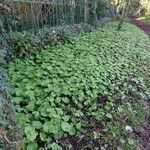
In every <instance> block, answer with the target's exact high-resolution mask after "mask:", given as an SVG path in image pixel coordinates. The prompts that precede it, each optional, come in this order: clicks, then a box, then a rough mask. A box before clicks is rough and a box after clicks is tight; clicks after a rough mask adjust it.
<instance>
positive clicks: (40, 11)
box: [0, 0, 114, 33]
mask: <svg viewBox="0 0 150 150" xmlns="http://www.w3.org/2000/svg"><path fill="white" fill-rule="evenodd" d="M85 2H86V1H85V0H81V1H79V2H78V3H77V2H75V0H48V1H40V0H7V1H5V3H0V13H1V15H0V32H1V33H2V32H7V33H8V32H12V31H20V32H21V31H24V30H25V31H29V30H30V31H35V30H38V29H41V28H43V27H54V26H64V25H70V24H79V23H91V22H92V23H93V22H94V21H96V20H97V19H100V18H102V17H106V16H111V15H113V13H114V11H113V10H114V8H113V7H110V8H104V9H102V7H101V6H98V4H97V3H94V2H91V3H88V4H87V3H85ZM99 8H100V9H99Z"/></svg>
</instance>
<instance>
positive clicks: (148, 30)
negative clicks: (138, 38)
mask: <svg viewBox="0 0 150 150" xmlns="http://www.w3.org/2000/svg"><path fill="white" fill-rule="evenodd" d="M130 22H131V23H132V24H134V25H136V26H137V27H139V28H140V29H141V30H143V31H144V32H145V33H146V34H147V35H148V36H149V37H150V25H146V24H144V23H143V22H142V21H141V20H137V17H130Z"/></svg>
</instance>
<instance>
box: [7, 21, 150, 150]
mask: <svg viewBox="0 0 150 150" xmlns="http://www.w3.org/2000/svg"><path fill="white" fill-rule="evenodd" d="M116 28H117V23H112V24H109V25H107V26H105V27H104V28H102V29H98V30H96V31H94V32H91V33H87V34H84V35H79V36H78V37H74V38H73V40H72V41H71V42H70V43H66V44H64V45H59V46H51V47H50V46H47V48H46V50H45V51H42V52H41V53H39V54H37V55H36V56H34V57H32V58H30V59H24V60H19V59H18V60H16V61H14V62H12V63H10V64H9V66H8V74H9V77H10V82H11V83H12V85H13V86H14V88H15V93H14V94H13V95H12V97H13V103H14V105H15V109H16V111H17V113H16V116H17V119H18V121H19V122H20V123H21V125H22V127H23V128H24V138H25V144H26V146H27V148H26V149H28V150H36V149H40V150H42V149H44V150H48V149H52V150H61V149H67V150H69V149H91V150H93V149H97V150H98V149H118V148H122V149H132V150H133V149H138V144H137V142H136V139H134V138H132V137H131V136H130V134H131V133H130V132H129V131H126V126H130V127H131V128H132V129H133V130H134V128H135V127H136V125H137V123H138V122H139V120H140V119H141V117H142V116H144V115H145V114H146V110H144V101H146V100H147V99H148V97H149V96H150V82H149V77H150V71H149V70H150V59H149V58H150V51H148V50H147V49H146V45H149V39H148V37H147V36H146V35H145V34H144V33H143V32H142V31H140V30H139V29H138V28H136V27H135V26H133V25H130V24H125V25H124V27H123V29H122V31H120V32H118V31H117V30H116ZM145 73H146V74H145Z"/></svg>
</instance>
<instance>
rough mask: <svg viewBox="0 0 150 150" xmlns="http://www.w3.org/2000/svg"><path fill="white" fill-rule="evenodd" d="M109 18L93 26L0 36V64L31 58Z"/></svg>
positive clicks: (106, 21) (103, 19)
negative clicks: (46, 47) (47, 47)
mask: <svg viewBox="0 0 150 150" xmlns="http://www.w3.org/2000/svg"><path fill="white" fill-rule="evenodd" d="M109 21H110V18H107V17H105V18H102V19H101V20H99V21H97V23H96V25H95V26H91V25H88V24H76V25H70V26H62V27H53V28H52V27H51V28H42V29H40V30H39V31H37V32H32V33H30V32H26V31H24V32H12V33H10V34H6V33H5V34H4V35H3V36H0V48H1V52H0V64H4V63H6V62H8V61H10V60H13V59H15V58H25V57H30V56H33V55H34V54H35V53H37V52H38V51H41V50H42V49H43V48H44V47H45V46H46V45H60V44H64V43H66V42H68V41H70V40H71V37H73V36H76V35H77V34H82V33H85V32H91V31H92V30H93V29H95V28H98V27H101V26H103V25H104V24H106V23H108V22H109Z"/></svg>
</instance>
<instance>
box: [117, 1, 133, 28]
mask: <svg viewBox="0 0 150 150" xmlns="http://www.w3.org/2000/svg"><path fill="white" fill-rule="evenodd" d="M129 6H130V0H128V1H127V2H126V4H125V8H124V9H123V12H122V17H121V20H120V21H119V25H118V30H121V28H122V26H123V23H124V19H125V17H126V15H127V13H128V10H129Z"/></svg>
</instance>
